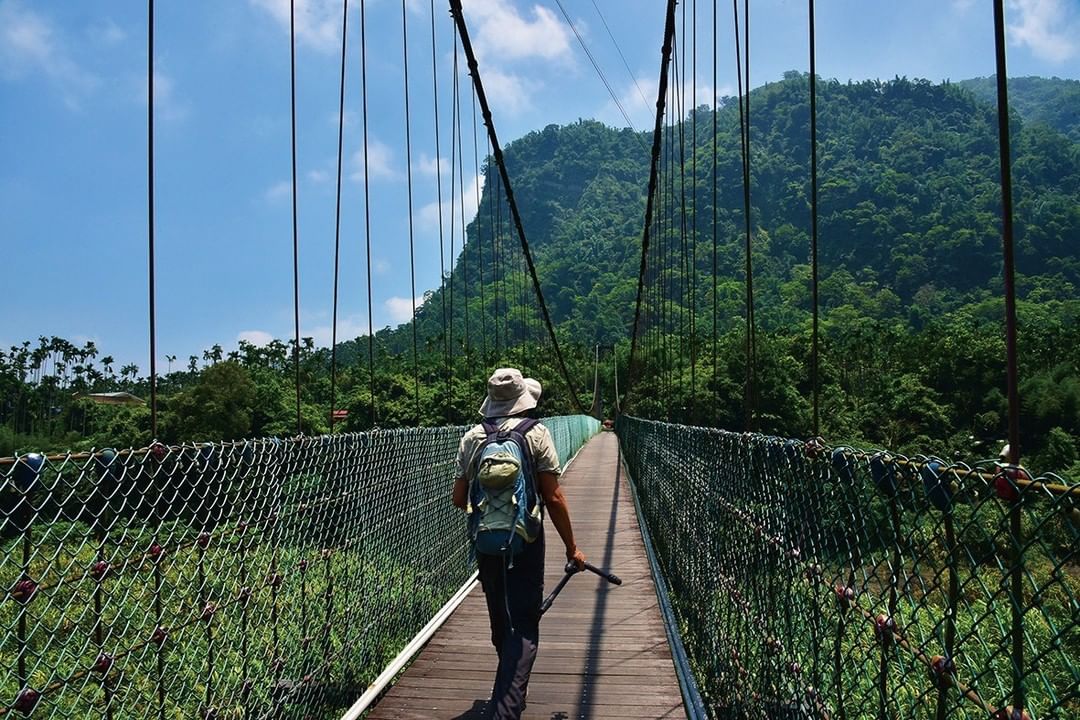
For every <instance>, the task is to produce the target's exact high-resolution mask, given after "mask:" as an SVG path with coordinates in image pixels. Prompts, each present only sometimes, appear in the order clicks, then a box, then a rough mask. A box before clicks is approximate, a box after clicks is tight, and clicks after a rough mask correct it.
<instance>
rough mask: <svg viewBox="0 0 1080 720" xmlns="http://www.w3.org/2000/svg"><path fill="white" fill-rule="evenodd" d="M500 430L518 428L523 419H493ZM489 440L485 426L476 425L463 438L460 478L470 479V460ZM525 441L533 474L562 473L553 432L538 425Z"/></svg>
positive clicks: (526, 436) (527, 435)
mask: <svg viewBox="0 0 1080 720" xmlns="http://www.w3.org/2000/svg"><path fill="white" fill-rule="evenodd" d="M492 420H493V421H494V422H495V424H497V425H498V426H499V427H500V428H505V429H510V428H514V427H517V424H518V423H520V422H521V420H522V418H517V417H512V418H492ZM486 439H487V433H485V432H484V426H483V425H474V426H473V427H472V428H471V429H470V430H469V431H468V432H467V433H465V435H463V436H462V438H461V444H460V445H459V446H458V455H457V467H458V477H463V478H467V479H470V480H471V478H469V472H470V471H471V468H470V467H469V464H470V460H472V458H473V455H474V454H475V453H476V451H477V450H479V448H480V446H481V445H483V444H484V440H486ZM525 440H526V442H528V443H529V453H530V454H531V455H532V463H533V472H535V473H542V472H549V473H554V474H556V475H558V474H559V473H561V472H562V469H561V468H560V467H559V453H558V452H557V451H556V450H555V441H554V440H552V438H551V431H550V430H548V429H547V428H546V427H544V425H543V424H541V423H538V424H536V425H534V426H533V428H532V430H529V432H527V433H525Z"/></svg>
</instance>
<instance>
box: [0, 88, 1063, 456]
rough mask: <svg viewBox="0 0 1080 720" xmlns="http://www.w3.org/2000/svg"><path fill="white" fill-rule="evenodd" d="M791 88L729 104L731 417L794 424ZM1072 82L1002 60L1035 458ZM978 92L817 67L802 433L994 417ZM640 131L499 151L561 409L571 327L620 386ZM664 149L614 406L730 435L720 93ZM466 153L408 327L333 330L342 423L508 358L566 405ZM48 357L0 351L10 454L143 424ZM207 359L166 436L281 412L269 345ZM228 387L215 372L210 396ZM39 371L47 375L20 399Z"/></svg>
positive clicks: (578, 133) (259, 430) (1049, 402)
mask: <svg viewBox="0 0 1080 720" xmlns="http://www.w3.org/2000/svg"><path fill="white" fill-rule="evenodd" d="M808 86H809V83H808V78H807V77H806V76H805V75H802V74H799V73H794V72H792V73H787V74H786V75H785V77H784V78H783V79H782V80H781V81H779V82H774V83H769V84H767V85H765V86H763V87H760V88H757V89H755V90H754V91H753V93H752V94H751V97H750V146H751V156H750V176H751V200H752V218H751V219H752V230H753V248H754V251H753V252H754V257H753V265H754V275H753V280H754V293H755V318H756V324H757V327H758V344H757V348H758V351H757V367H756V374H757V378H758V391H757V397H756V398H755V405H756V408H757V409H756V413H755V416H754V418H753V420H752V424H753V427H754V428H755V429H759V430H762V431H766V432H771V433H778V434H785V435H792V436H802V437H805V436H807V435H808V434H809V433H810V431H811V422H810V400H809V397H810V395H811V392H810V391H811V384H810V375H809V372H810V371H809V368H810V361H809V353H810V340H809V337H810V330H809V328H810V317H811V315H810V310H811V306H810V281H809V278H810V268H809V231H810V209H809V187H810V182H809V131H808V122H809V104H808ZM1078 87H1080V83H1077V82H1075V81H1057V80H1051V81H1047V80H1043V79H1040V78H1021V79H1018V80H1016V81H1011V88H1012V90H1013V96H1012V100H1013V109H1014V112H1013V119H1012V140H1013V153H1014V164H1013V169H1014V173H1013V177H1014V198H1015V205H1016V248H1017V270H1018V273H1019V275H1018V290H1019V294H1020V341H1021V347H1020V360H1021V377H1022V380H1023V385H1022V388H1021V396H1022V402H1023V418H1022V429H1023V433H1024V436H1023V440H1024V453H1025V458H1028V460H1029V461H1030V462H1031V463H1032V464H1033V465H1034V466H1035V467H1036V468H1037V469H1047V470H1057V471H1067V470H1069V468H1070V467H1072V466H1074V465H1076V464H1077V461H1078V452H1080V441H1078V438H1080V368H1078V358H1080V355H1078V353H1077V352H1076V347H1078V346H1080V299H1078V294H1077V286H1078V284H1080V252H1078V244H1077V243H1078V242H1080V141H1078V139H1077V137H1076V135H1077V128H1078V124H1077V122H1076V116H1077V111H1078V108H1080V95H1078V90H1077V88H1078ZM988 88H989V90H992V83H991V81H988V80H985V79H976V80H972V81H965V82H962V83H946V84H941V85H935V84H932V83H930V82H928V81H922V80H914V81H913V80H907V79H903V78H897V79H894V80H892V81H888V82H879V81H866V82H859V83H852V82H847V83H842V82H837V81H827V82H824V81H823V82H820V83H819V84H818V93H819V95H818V111H819V183H820V209H819V212H820V215H819V233H820V252H821V287H820V291H821V294H820V308H821V313H822V341H823V346H822V353H823V354H822V368H821V382H822V388H823V403H824V410H825V412H824V413H823V426H822V428H821V431H822V434H824V435H825V436H826V438H827V439H829V440H831V441H834V442H835V441H850V442H854V443H860V444H875V445H883V446H887V447H891V448H894V449H897V450H906V451H916V450H918V451H921V452H926V453H931V452H936V453H939V454H946V453H949V454H952V453H960V454H962V455H963V456H967V457H970V456H972V455H976V456H977V455H980V454H982V455H996V454H997V447H998V444H999V443H1000V442H1001V440H1002V438H1003V437H1004V433H1005V421H1004V418H1005V409H1006V408H1005V400H1004V387H1005V385H1004V342H1003V333H1002V331H1001V325H1002V318H1003V314H1004V312H1003V309H1002V301H1001V287H1002V280H1001V277H1002V271H1001V231H1000V213H999V208H1000V202H1001V192H1000V187H999V165H998V146H997V118H996V110H995V107H994V105H993V103H992V96H991V98H990V100H991V101H987V99H986V98H985V97H984V96H985V94H986V93H987V92H988V91H989V90H988ZM714 126H715V132H714ZM651 142H652V138H651V136H649V135H647V134H644V133H642V134H635V133H633V132H632V131H630V130H614V129H611V128H608V127H605V126H604V125H602V124H600V123H597V122H594V121H587V120H583V121H579V122H577V123H574V124H571V125H568V126H564V127H557V126H549V127H547V128H545V129H543V130H541V131H537V132H533V133H530V134H528V135H526V136H525V137H523V138H520V139H518V140H516V141H514V142H512V143H510V144H509V145H508V146H507V147H506V149H505V156H506V162H507V166H508V170H509V175H510V178H511V181H512V184H513V189H514V193H515V196H516V198H517V201H518V204H519V206H520V208H521V213H522V224H523V227H524V230H525V232H526V235H527V237H528V241H529V246H530V248H531V249H532V252H533V254H534V258H535V261H536V267H537V272H538V275H539V277H540V280H541V283H542V288H543V294H544V296H545V298H546V300H547V303H548V305H549V308H550V310H551V315H552V320H553V322H554V324H555V326H556V329H557V334H558V336H559V338H560V341H561V343H560V344H561V345H562V346H563V348H564V351H565V352H566V355H567V360H568V363H569V365H570V371H571V374H572V375H573V376H574V378H576V380H577V384H578V385H579V387H577V388H576V394H577V395H578V398H579V399H580V400H581V401H582V402H583V404H585V405H588V402H589V400H590V398H591V396H592V387H591V385H592V383H591V379H592V370H593V367H592V360H593V346H594V344H601V345H605V346H612V345H614V346H615V347H616V351H615V353H612V352H611V351H610V350H608V351H607V352H606V353H605V354H604V355H603V356H602V360H601V368H600V378H601V385H602V387H601V391H602V397H603V402H604V408H605V412H607V413H610V412H612V411H613V407H612V405H613V403H612V398H613V390H614V389H613V378H614V369H615V366H616V364H617V366H618V369H619V372H620V385H621V389H625V388H626V384H627V383H628V380H629V378H628V377H627V367H626V365H627V354H628V346H629V332H630V327H631V324H632V321H633V314H634V300H635V296H636V289H637V276H638V267H639V262H640V248H641V239H642V223H643V217H644V210H645V189H646V186H647V181H648V168H649V148H650V146H651ZM714 157H715V161H714ZM661 165H662V174H661V183H660V189H659V193H658V196H657V216H656V221H657V222H656V224H655V226H654V227H653V228H652V229H651V232H652V244H653V247H654V249H655V254H654V255H653V256H651V257H650V259H649V261H650V266H651V267H652V268H654V270H653V272H654V273H657V272H658V274H652V275H650V278H651V284H650V297H651V298H653V299H654V300H655V298H657V297H662V298H663V301H664V313H663V315H662V316H658V315H657V314H656V313H655V312H654V310H655V308H654V307H650V306H647V307H646V308H645V309H646V313H645V316H644V319H645V321H646V322H645V326H644V327H645V334H644V335H643V336H642V337H643V342H642V354H641V357H640V359H641V362H642V366H641V368H639V369H640V371H641V372H640V373H639V377H638V383H637V387H636V389H635V390H634V395H633V397H632V398H631V402H632V403H633V404H632V406H631V408H632V410H633V411H634V412H635V413H639V414H643V415H646V416H651V417H661V418H670V419H672V420H675V421H680V422H687V423H694V424H704V425H718V426H721V427H728V428H731V429H741V428H742V427H744V426H745V424H746V419H745V418H744V412H743V378H744V375H745V358H744V354H743V350H742V349H743V348H744V347H745V342H744V335H743V333H744V329H743V328H744V316H745V290H744V287H745V282H744V281H745V278H744V271H743V268H744V261H745V258H744V251H743V244H744V242H745V237H744V230H743V226H744V217H743V210H742V208H743V182H742V160H741V150H740V140H739V113H738V103H737V101H736V100H735V99H733V98H724V99H723V101H722V102H721V106H720V108H719V110H718V112H717V113H716V114H715V116H714V113H713V112H712V110H711V108H709V107H700V108H698V109H696V110H693V111H691V112H689V113H688V114H687V116H686V118H685V121H684V122H682V123H676V124H674V125H671V124H669V125H668V126H666V127H665V132H664V142H663V146H662V162H661ZM714 169H715V185H716V200H715V202H714V200H713V184H714ZM485 172H486V175H487V177H486V182H485V186H484V188H485V189H484V194H483V197H482V198H481V202H480V212H479V214H478V215H477V217H476V219H475V220H474V221H473V222H472V223H471V225H470V226H469V228H468V238H469V242H468V244H467V246H466V249H465V251H464V252H463V253H461V254H460V255H459V257H458V258H457V261H456V265H455V269H454V272H453V274H452V276H450V277H452V280H451V279H448V280H447V281H446V282H445V283H444V286H443V287H442V288H439V289H437V290H435V291H434V292H431V293H429V294H428V296H427V299H426V301H425V302H424V304H423V305H422V306H421V307H420V308H419V310H418V313H417V318H416V320H415V328H414V326H413V325H412V324H405V325H402V326H400V327H398V328H393V329H391V328H386V329H384V330H382V331H380V332H378V333H377V334H376V336H375V338H374V339H373V342H372V343H371V344H370V346H369V344H368V339H367V338H357V339H356V340H351V341H348V342H344V343H341V344H340V345H339V347H338V349H337V350H338V351H337V360H338V373H337V376H336V392H335V396H334V397H335V400H334V404H335V405H336V406H337V407H342V408H347V409H348V410H349V418H348V420H347V421H346V422H345V423H344V427H346V428H349V429H363V428H365V427H370V426H371V424H372V423H373V422H374V423H375V424H377V425H380V426H393V425H409V424H417V423H425V424H428V423H441V422H461V421H465V420H468V419H470V418H471V417H473V415H474V414H475V405H476V403H477V402H478V398H479V397H480V394H481V393H482V388H483V379H484V378H485V377H486V375H487V374H488V372H490V369H491V368H492V367H493V366H495V365H498V364H507V363H514V364H517V365H521V366H523V367H524V368H525V369H526V370H527V371H528V372H531V373H532V374H534V375H535V376H537V377H540V378H542V379H543V380H544V381H545V384H546V386H547V387H548V389H549V391H548V392H547V393H546V394H545V401H544V402H545V407H544V410H545V411H548V412H564V411H569V410H571V409H572V404H571V398H570V396H569V393H568V391H567V389H566V388H565V386H564V383H562V382H561V381H560V379H559V373H558V371H557V369H556V363H555V360H554V358H553V356H552V353H551V349H550V348H549V347H546V346H544V344H543V337H544V331H543V327H542V324H541V319H540V315H539V312H538V309H537V307H536V305H535V303H534V302H533V301H532V299H531V298H532V290H531V280H530V279H529V278H528V276H527V273H526V272H525V266H524V263H523V261H522V257H521V252H520V246H519V243H518V239H517V237H516V234H515V232H514V228H513V225H512V223H511V221H510V213H509V211H508V209H507V206H506V203H505V199H504V191H503V188H502V185H501V182H500V181H499V179H498V173H497V172H496V171H495V169H494V168H493V167H492V166H490V165H488V166H487V167H486V169H485ZM714 215H715V218H716V221H715V223H714V221H713V217H714ZM458 237H459V238H460V234H459V235H458ZM714 248H715V257H716V271H715V273H714V271H713V257H714ZM691 267H692V268H693V271H691ZM714 303H715V305H714ZM691 322H692V323H693V326H694V328H695V332H694V333H693V334H692V335H691V334H689V328H690V325H691ZM714 322H715V326H716V336H715V337H714V336H713V334H712V328H713V325H714ZM414 329H415V335H414ZM414 337H415V338H416V341H417V354H416V357H417V360H416V366H417V368H418V370H414V365H413V352H412V348H413V338H414ZM669 339H670V340H671V342H670V343H669V342H668V341H667V340H669ZM680 340H681V341H680ZM43 341H44V338H43ZM43 347H44V346H43ZM57 347H60V346H59V345H57ZM672 348H678V351H675V350H673V349H672ZM95 352H96V350H95ZM369 352H370V358H371V363H370V364H371V366H372V367H373V368H374V377H372V375H371V374H369V371H368V365H369ZM61 355H62V353H59V351H55V350H54V351H50V350H48V349H45V350H42V351H41V352H35V351H32V349H31V348H28V347H23V348H13V349H12V353H11V354H10V356H9V357H8V358H7V359H4V358H0V380H3V382H4V383H5V390H4V393H5V396H6V397H8V398H9V400H8V402H7V404H6V405H5V406H4V407H3V408H0V413H2V415H3V416H2V417H0V421H3V422H4V423H6V426H7V427H8V428H10V430H9V431H8V432H9V437H14V438H15V440H12V441H10V442H9V443H8V444H11V445H13V446H20V447H21V446H23V445H25V444H26V442H25V438H26V437H27V435H26V434H27V433H29V432H34V433H36V434H37V436H38V437H41V433H43V432H44V433H46V434H47V432H51V431H52V430H57V431H59V430H61V429H62V430H64V431H66V432H69V433H71V432H75V435H74V436H65V437H68V438H69V439H68V440H67V441H66V442H69V443H75V444H78V443H82V444H89V443H94V442H96V443H97V444H99V445H100V444H118V443H128V442H130V443H132V444H138V443H139V442H144V441H148V440H149V437H148V434H147V433H148V430H147V426H146V421H145V417H144V414H145V411H144V410H143V409H136V410H131V411H129V410H123V411H122V412H125V413H129V414H130V415H131V418H129V419H128V421H125V422H128V425H124V424H123V423H120V424H118V421H114V419H110V417H111V416H108V412H111V411H106V410H103V409H101V408H90V407H89V406H85V405H84V406H83V407H82V409H81V410H78V409H76V410H72V411H71V412H69V411H68V410H65V409H64V406H63V404H62V403H60V401H58V400H57V399H56V398H57V397H64V395H63V393H58V391H57V388H62V389H65V390H67V389H70V386H71V384H72V383H71V382H69V380H65V379H58V376H57V372H56V369H57V365H58V359H60V358H61ZM301 355H302V374H303V378H304V383H303V401H304V408H303V428H304V430H305V432H323V431H325V430H326V429H327V420H326V418H327V416H328V409H329V408H330V405H331V398H330V382H329V373H328V369H329V351H328V350H325V349H317V348H314V347H312V346H305V347H304V348H302V351H301ZM448 355H450V356H452V360H448ZM204 356H205V357H204V359H205V360H206V364H205V365H204V367H207V368H217V369H214V370H213V372H209V371H206V372H204V371H203V370H202V369H200V368H199V367H197V362H196V361H197V358H193V359H192V362H191V367H189V368H188V370H186V371H178V372H174V373H170V374H169V375H168V376H167V378H166V379H165V385H164V391H163V400H162V407H163V412H165V413H166V416H165V422H164V427H165V431H164V433H165V437H166V438H167V439H170V440H180V439H210V438H215V439H216V438H219V437H236V436H240V435H258V434H263V433H268V432H274V433H282V432H288V431H289V429H290V428H293V427H295V420H294V413H295V411H294V410H291V409H290V407H291V404H292V402H293V401H294V400H290V397H291V396H292V395H291V394H292V392H293V391H292V390H291V389H290V382H291V375H290V369H291V367H292V365H291V362H290V361H289V351H288V346H287V345H286V344H283V343H276V344H275V345H273V346H272V347H267V348H262V349H259V348H254V347H252V346H250V345H245V346H243V347H241V348H240V349H239V350H238V351H236V352H234V353H229V354H223V353H222V352H221V349H220V348H217V350H216V351H215V352H214V353H211V354H210V355H208V356H207V355H206V354H204ZM34 357H39V360H40V358H44V360H43V362H44V363H45V364H46V365H48V363H49V360H48V358H53V359H52V365H51V366H49V367H51V368H52V371H53V376H52V377H51V378H50V377H49V376H48V374H47V373H45V372H43V371H42V370H40V369H39V370H36V371H35V370H33V367H34V361H33V358H34ZM616 358H617V363H616ZM41 362H42V361H39V362H38V365H39V366H40V365H41ZM65 363H66V364H67V365H68V366H69V367H70V363H68V362H66V361H65ZM714 366H715V368H716V374H715V376H714V375H713V372H712V368H713V367H714ZM86 374H87V376H90V375H89V373H86ZM110 376H111V377H112V382H111V383H110V382H107V380H108V377H110ZM90 377H91V378H92V377H93V376H90ZM451 378H452V382H451ZM79 382H81V383H83V385H85V386H86V388H90V389H109V388H115V389H121V388H122V389H128V390H132V391H135V392H142V391H144V390H145V385H144V384H142V381H139V380H137V379H136V378H135V377H134V376H133V375H132V374H131V373H130V370H129V373H128V375H126V376H125V377H124V378H122V379H121V378H117V377H116V376H115V375H111V370H110V371H109V374H107V375H104V376H103V375H101V374H100V373H98V376H97V380H95V381H94V382H89V381H87V380H86V379H85V378H82V379H80V380H79ZM224 385H228V386H229V387H231V388H235V389H237V390H235V391H233V392H231V393H219V392H218V391H219V390H220V388H221V387H223V386H224ZM80 387H81V386H80ZM215 388H216V389H215ZM373 388H374V400H375V407H374V408H373V407H372V402H371V401H372V389H373ZM46 390H48V391H49V392H50V393H51V394H50V395H48V397H47V398H46V397H41V395H42V393H44V392H45V391H46ZM219 396H220V397H221V398H222V399H221V400H220V401H216V400H214V398H216V397H219ZM292 397H294V396H292ZM11 398H13V399H11ZM57 403H60V404H59V405H58V404H57ZM54 408H58V409H57V410H56V411H55V412H54ZM195 408H198V409H199V411H198V412H197V413H196V412H194V410H193V409H195ZM219 411H220V412H219ZM79 412H81V413H83V414H82V415H79V414H78V413H79ZM117 412H118V413H119V412H121V411H117ZM42 413H45V414H44V415H42ZM87 413H89V414H90V416H91V421H90V422H89V423H88V422H87ZM140 413H142V414H140ZM99 416H100V417H99ZM35 418H36V419H35ZM94 418H97V419H94ZM132 418H133V419H132ZM132 423H133V425H132ZM43 428H48V429H49V430H48V431H46V430H43ZM76 431H78V432H76ZM107 432H111V433H112V434H113V436H114V437H113V438H112V439H110V438H109V437H106V433H107ZM117 436H122V437H117ZM19 437H22V438H23V440H19V439H18V438H19ZM80 438H81V439H80ZM0 439H2V438H0ZM57 442H59V441H57ZM2 444H3V443H0V445H2ZM3 451H4V449H3V448H0V452H3ZM6 451H7V452H10V448H9V449H8V450H6ZM1078 470H1080V465H1078V466H1077V467H1075V468H1074V469H1073V471H1072V472H1073V474H1080V473H1078V472H1077V471H1078Z"/></svg>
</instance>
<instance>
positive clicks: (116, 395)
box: [76, 392, 146, 405]
mask: <svg viewBox="0 0 1080 720" xmlns="http://www.w3.org/2000/svg"><path fill="white" fill-rule="evenodd" d="M76 397H80V398H88V399H90V400H93V401H94V402H96V403H101V404H102V405H145V404H146V401H145V400H143V399H142V398H140V397H136V396H134V395H132V394H131V393H129V392H106V393H79V394H77V395H76Z"/></svg>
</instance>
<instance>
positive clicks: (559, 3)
mask: <svg viewBox="0 0 1080 720" xmlns="http://www.w3.org/2000/svg"><path fill="white" fill-rule="evenodd" d="M555 4H556V5H557V6H558V7H559V11H560V12H562V15H563V17H564V18H566V24H567V25H569V26H570V29H571V30H572V31H573V32H574V37H576V38H577V41H578V44H579V45H581V49H582V50H584V51H585V56H586V57H588V58H589V63H590V64H591V65H592V66H593V70H595V71H596V74H597V76H598V77H599V78H600V82H602V83H603V84H604V87H605V88H606V89H607V91H608V95H610V96H611V100H612V102H614V103H615V107H617V108H618V109H619V112H620V113H621V114H622V116H623V120H625V121H626V124H627V125H628V126H629V127H630V129H631V130H633V131H634V137H635V138H637V140H638V143H640V144H641V148H642V149H643V150H644V149H646V148H645V144H644V143H643V142H642V141H641V138H640V137H639V136H638V130H637V128H636V127H634V122H633V121H632V120H631V119H630V115H629V114H627V112H626V108H625V107H623V104H622V101H621V100H619V96H618V94H617V93H616V92H615V90H614V89H613V88H612V87H611V83H609V82H608V79H607V76H606V75H604V71H603V70H602V69H601V68H600V63H598V62H597V61H596V58H595V57H593V54H592V51H591V50H589V46H588V45H586V44H585V38H583V37H582V36H581V33H579V32H578V29H577V26H576V25H574V21H573V20H571V19H570V13H568V12H566V8H565V7H563V4H562V0H555Z"/></svg>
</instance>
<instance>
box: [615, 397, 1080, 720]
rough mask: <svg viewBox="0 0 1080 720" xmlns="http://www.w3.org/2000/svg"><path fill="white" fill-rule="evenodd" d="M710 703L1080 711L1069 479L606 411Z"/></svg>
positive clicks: (793, 714) (947, 714)
mask: <svg viewBox="0 0 1080 720" xmlns="http://www.w3.org/2000/svg"><path fill="white" fill-rule="evenodd" d="M617 431H618V434H619V437H620V442H621V448H622V452H623V457H624V460H625V463H626V467H627V470H628V472H629V475H630V477H631V481H632V482H633V483H634V486H635V489H636V491H637V493H638V496H639V499H640V507H641V514H642V520H643V522H644V523H646V525H647V526H648V529H649V532H650V534H651V536H652V540H653V544H654V550H655V551H656V556H657V562H658V564H659V566H660V567H659V569H660V571H661V573H662V575H663V576H664V578H665V579H666V581H667V584H668V586H669V590H670V595H671V598H672V600H671V603H672V606H673V610H674V614H675V617H676V618H677V622H678V625H679V628H678V629H679V630H680V632H681V635H682V638H683V641H684V643H685V646H686V650H687V654H688V656H689V658H690V664H691V665H692V670H693V672H694V675H695V677H696V679H697V682H698V684H699V689H700V690H701V692H702V695H703V697H704V698H705V700H706V702H707V703H708V705H709V708H710V710H709V711H710V713H711V714H712V715H713V716H714V717H723V718H729V717H753V718H759V717H768V718H842V719H845V718H846V719H854V718H912V717H917V718H937V719H938V720H940V719H941V718H972V719H974V718H988V717H991V718H1008V719H1009V720H1013V719H1014V718H1015V719H1016V720H1020V719H1021V718H1032V719H1035V720H1043V719H1047V720H1048V719H1051V718H1054V719H1056V720H1066V719H1072V718H1078V717H1080V689H1078V688H1080V605H1078V602H1077V598H1078V597H1080V556H1078V552H1077V549H1078V548H1080V485H1076V484H1073V485H1068V484H1066V483H1065V481H1063V480H1062V479H1061V478H1058V477H1055V476H1047V477H1043V478H1038V479H1033V478H1030V477H1028V474H1027V472H1026V471H1025V470H1023V469H1022V468H1015V467H1010V466H1003V465H1000V464H997V463H994V462H992V461H986V462H980V463H977V464H975V465H973V466H969V465H965V464H963V463H949V462H945V461H942V460H939V459H937V458H930V457H922V456H919V457H914V458H907V457H902V456H899V455H896V454H891V453H886V452H863V451H859V450H855V449H851V448H846V447H829V446H826V445H825V444H824V443H823V442H821V441H820V440H812V441H809V442H803V441H800V440H787V439H782V438H776V437H767V436H763V435H757V434H749V433H743V434H739V433H730V432H725V431H722V430H714V429H707V428H699V427H687V426H681V425H673V424H667V423H661V422H654V421H649V420H640V419H635V418H629V417H622V418H621V419H620V421H619V424H618V427H617Z"/></svg>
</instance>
